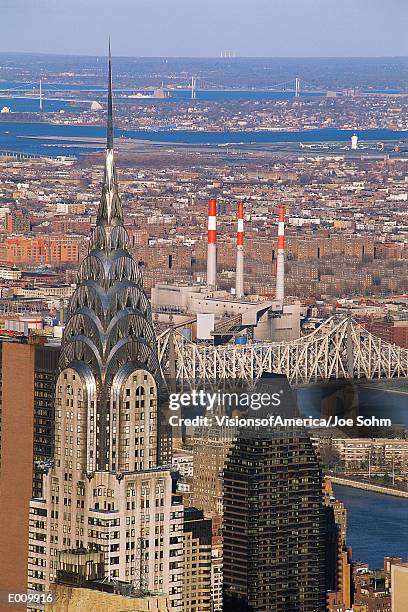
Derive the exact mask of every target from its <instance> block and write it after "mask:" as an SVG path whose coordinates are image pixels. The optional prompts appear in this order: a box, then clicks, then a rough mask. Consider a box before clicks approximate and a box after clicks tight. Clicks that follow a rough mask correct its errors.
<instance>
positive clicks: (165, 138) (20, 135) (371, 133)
mask: <svg viewBox="0 0 408 612" xmlns="http://www.w3.org/2000/svg"><path fill="white" fill-rule="evenodd" d="M105 133H106V131H105V128H104V127H97V126H80V125H56V124H52V123H29V122H21V123H20V122H18V123H17V122H12V121H2V122H0V150H8V151H16V152H24V153H34V154H39V155H48V156H55V155H77V154H80V153H84V152H85V151H87V150H89V149H90V150H100V149H102V148H103V147H104V143H103V142H100V141H99V139H104V138H105ZM354 133H356V134H357V135H358V137H359V139H360V141H370V140H371V141H384V140H408V131H398V132H397V131H392V130H383V129H381V130H357V131H354V130H337V129H331V128H330V129H329V128H327V129H319V130H307V131H302V132H269V131H262V132H199V131H183V130H174V131H169V130H159V131H152V130H116V132H115V136H116V138H117V139H120V138H121V137H123V138H126V139H132V140H142V141H148V142H156V143H164V144H168V145H170V146H171V145H176V144H185V145H207V144H208V145H213V146H217V145H218V146H222V147H226V146H228V145H232V146H239V145H250V144H268V143H316V142H349V141H350V138H351V136H352V134H354ZM71 138H75V139H76V142H75V146H73V143H72V142H70V140H69V139H71ZM117 146H118V147H119V148H120V140H117ZM299 151H301V149H299Z"/></svg>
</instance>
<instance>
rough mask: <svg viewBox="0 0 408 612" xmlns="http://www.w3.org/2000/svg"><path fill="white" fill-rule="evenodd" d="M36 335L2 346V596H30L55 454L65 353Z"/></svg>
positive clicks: (0, 357)
mask: <svg viewBox="0 0 408 612" xmlns="http://www.w3.org/2000/svg"><path fill="white" fill-rule="evenodd" d="M44 341H45V338H44V337H43V338H41V337H37V336H30V337H28V338H27V337H26V338H24V337H23V338H21V339H20V340H17V339H15V340H14V341H2V342H0V426H1V437H0V522H1V525H3V527H4V528H3V529H1V530H0V591H1V592H19V593H21V592H25V590H26V585H27V556H28V532H29V524H28V523H29V517H28V507H29V503H30V499H31V498H32V497H33V496H36V497H39V496H40V495H41V494H42V476H43V471H44V469H45V468H46V466H47V465H48V463H49V461H50V459H51V457H52V453H53V438H54V432H53V419H54V381H55V374H56V370H57V363H58V354H59V349H58V348H57V347H55V346H51V345H47V344H44Z"/></svg>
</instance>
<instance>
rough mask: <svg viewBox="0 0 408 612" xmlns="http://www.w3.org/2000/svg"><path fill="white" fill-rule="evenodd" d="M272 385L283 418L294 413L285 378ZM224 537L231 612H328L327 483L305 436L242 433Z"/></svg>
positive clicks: (230, 462)
mask: <svg viewBox="0 0 408 612" xmlns="http://www.w3.org/2000/svg"><path fill="white" fill-rule="evenodd" d="M268 378H270V381H269V389H270V391H271V390H273V389H274V384H277V385H278V387H277V388H281V389H282V390H283V395H282V402H281V412H288V413H292V414H293V413H296V408H295V404H294V400H293V398H292V395H291V390H290V387H289V385H288V383H287V381H286V379H285V378H284V377H279V376H276V377H273V376H271V377H268ZM267 381H268V379H266V380H263V381H262V391H263V392H265V391H266V388H268V382H267ZM257 416H259V415H257ZM223 534H224V610H225V612H229V611H233V610H234V611H235V610H240V609H242V610H251V611H253V612H295V611H296V612H323V611H324V610H326V576H325V513H324V508H323V502H322V476H321V471H320V467H319V463H318V460H317V456H316V454H315V451H314V449H313V446H312V443H311V441H310V439H309V437H308V435H307V433H306V432H305V431H303V430H298V429H293V430H292V429H286V430H279V429H274V430H269V429H268V428H262V429H261V428H259V429H257V428H251V429H248V430H245V429H242V430H240V432H239V435H238V437H237V440H236V442H235V443H234V444H233V446H232V447H231V450H230V453H229V455H228V458H227V462H226V467H225V470H224V530H223Z"/></svg>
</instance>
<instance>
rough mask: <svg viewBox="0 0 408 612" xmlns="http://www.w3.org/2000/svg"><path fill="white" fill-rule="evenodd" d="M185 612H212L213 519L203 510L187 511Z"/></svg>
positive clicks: (185, 517) (190, 509)
mask: <svg viewBox="0 0 408 612" xmlns="http://www.w3.org/2000/svg"><path fill="white" fill-rule="evenodd" d="M183 543H184V546H183V555H184V570H183V612H206V611H207V610H208V611H209V612H210V611H211V610H212V607H211V519H206V518H204V513H203V512H202V510H198V509H197V508H186V509H185V510H184V535H183Z"/></svg>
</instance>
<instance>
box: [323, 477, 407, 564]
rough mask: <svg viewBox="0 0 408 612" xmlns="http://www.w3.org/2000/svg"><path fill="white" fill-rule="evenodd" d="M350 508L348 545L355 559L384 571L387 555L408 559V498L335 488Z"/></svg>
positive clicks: (337, 495)
mask: <svg viewBox="0 0 408 612" xmlns="http://www.w3.org/2000/svg"><path fill="white" fill-rule="evenodd" d="M333 488H334V492H335V495H336V497H337V498H338V499H339V500H341V501H342V502H344V504H345V506H346V508H347V512H348V514H347V534H348V535H347V543H348V545H349V546H351V547H352V549H353V560H354V561H357V560H360V561H364V562H367V563H368V564H369V566H370V568H371V569H375V568H382V567H383V560H384V557H386V556H397V557H402V559H403V560H404V561H407V560H408V499H402V498H399V497H392V496H391V495H381V494H379V493H372V492H371V491H362V490H360V489H353V488H351V487H343V486H340V485H334V487H333Z"/></svg>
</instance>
